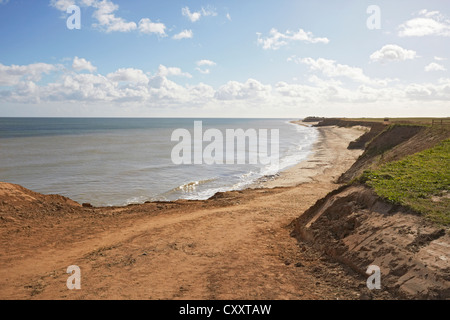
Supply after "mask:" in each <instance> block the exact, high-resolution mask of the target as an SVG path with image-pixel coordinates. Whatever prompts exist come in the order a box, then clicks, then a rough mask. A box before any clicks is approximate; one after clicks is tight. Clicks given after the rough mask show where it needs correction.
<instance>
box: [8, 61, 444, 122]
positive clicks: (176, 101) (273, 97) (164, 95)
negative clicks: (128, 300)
mask: <svg viewBox="0 0 450 320" xmlns="http://www.w3.org/2000/svg"><path fill="white" fill-rule="evenodd" d="M74 60H75V59H74ZM80 60H81V59H80ZM291 60H294V58H291ZM201 61H203V60H199V61H197V62H198V64H199V65H202V66H203V67H205V66H210V65H212V64H211V63H210V62H205V61H211V60H204V62H201ZM211 62H212V61H211ZM296 62H298V63H302V64H305V65H306V66H308V67H309V68H310V69H311V70H312V71H317V72H319V73H318V74H311V75H309V77H308V79H307V81H306V82H304V83H288V82H278V83H276V84H274V85H273V84H268V83H263V82H261V81H258V80H256V79H248V80H246V81H243V82H242V81H229V82H227V83H225V84H223V85H222V86H219V87H218V88H213V87H212V86H209V85H207V84H204V83H199V84H195V85H192V84H185V85H182V84H180V83H179V82H178V79H179V77H182V78H183V77H184V78H186V77H188V78H190V77H191V75H190V74H189V73H186V72H184V71H183V70H181V69H180V68H177V67H170V66H164V65H160V66H159V67H158V68H157V70H155V71H154V72H152V73H150V72H145V71H144V70H140V69H135V68H121V69H118V70H115V71H113V72H111V73H108V74H107V75H102V74H93V73H75V72H66V71H67V70H66V69H64V68H62V67H61V66H59V65H50V64H45V63H36V64H30V65H24V66H15V65H11V66H7V65H3V64H0V103H1V104H8V103H23V104H25V103H28V104H39V103H40V104H41V105H46V106H47V105H48V103H52V102H54V103H55V105H58V106H60V105H63V104H65V103H67V104H72V103H73V106H78V105H79V103H82V104H84V105H89V106H91V107H92V108H95V107H96V106H100V105H101V106H106V105H108V106H111V107H114V106H118V107H121V106H124V107H128V106H130V105H133V106H139V108H141V110H153V109H152V108H158V109H161V108H178V109H177V110H178V111H179V110H187V109H189V108H191V107H193V106H195V107H196V108H198V109H197V110H202V112H210V111H211V112H213V111H214V110H216V111H217V110H221V111H220V112H225V111H226V112H227V113H229V114H233V115H240V116H243V115H245V116H255V115H262V114H263V113H262V111H263V110H264V108H266V109H265V110H272V111H271V112H272V113H271V114H270V116H274V115H277V114H280V113H279V112H282V111H279V110H287V109H286V108H291V109H290V110H291V111H292V112H293V113H291V114H297V113H298V112H301V110H303V109H302V108H303V107H307V106H309V107H311V108H312V109H311V110H315V111H317V110H325V109H321V108H324V107H323V106H326V108H330V106H337V105H339V106H340V108H339V109H335V110H338V111H343V110H344V109H342V108H348V109H345V110H344V111H346V110H350V109H351V108H356V106H358V108H360V107H361V106H362V107H364V106H366V108H367V109H366V110H365V111H364V114H365V115H366V116H367V115H368V113H369V111H371V110H376V112H379V108H378V107H379V106H382V107H384V108H385V109H383V110H384V111H389V110H390V109H389V108H391V106H394V105H395V106H396V107H397V106H400V105H402V106H405V107H408V109H407V110H408V111H409V112H410V114H411V108H412V106H413V105H415V106H416V107H417V109H416V110H418V112H419V113H420V112H422V111H423V110H424V108H423V101H427V106H430V108H431V106H437V107H436V109H435V110H437V112H440V113H442V110H446V109H445V108H446V104H447V103H448V101H449V100H450V79H446V78H441V79H440V80H438V81H437V82H435V83H407V84H405V83H404V82H396V83H394V84H393V85H390V86H380V85H379V83H378V81H377V80H376V79H369V80H367V78H368V77H367V76H366V75H364V73H363V72H362V71H360V69H359V68H355V67H351V66H346V65H343V64H339V63H337V62H336V61H333V60H326V59H323V60H320V59H312V58H304V59H296ZM83 70H84V69H83ZM50 72H52V77H51V79H53V80H52V82H48V81H40V80H42V76H43V75H44V74H47V73H50ZM338 77H344V78H351V79H354V80H355V81H357V83H356V86H355V84H354V83H353V84H352V85H348V84H346V82H344V81H341V79H339V78H338ZM45 80H47V79H45ZM376 106H378V107H376ZM186 108H187V109H186ZM425 109H426V111H427V112H429V110H430V109H429V108H425ZM232 110H234V111H233V112H234V113H231V112H232ZM325 111H326V110H325ZM366 111H367V112H366ZM274 112H275V113H274ZM277 112H278V113H277ZM374 112H375V111H374ZM211 114H212V115H213V113H209V115H211ZM283 114H285V113H283ZM216 115H217V113H216ZM265 115H266V114H265ZM286 116H287V114H286Z"/></svg>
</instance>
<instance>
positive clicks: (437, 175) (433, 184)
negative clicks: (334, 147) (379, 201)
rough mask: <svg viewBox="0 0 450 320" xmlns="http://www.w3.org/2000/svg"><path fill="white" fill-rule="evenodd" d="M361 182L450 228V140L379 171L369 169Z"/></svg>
mask: <svg viewBox="0 0 450 320" xmlns="http://www.w3.org/2000/svg"><path fill="white" fill-rule="evenodd" d="M360 181H361V182H364V183H365V184H367V185H368V186H370V187H372V188H373V189H374V191H375V192H376V193H377V194H378V195H379V196H381V197H383V198H384V199H386V200H387V201H389V202H391V203H395V204H400V205H403V206H405V207H409V208H411V209H413V210H414V211H416V212H419V213H421V214H423V215H424V216H425V217H426V218H429V219H431V220H432V221H434V222H437V223H439V224H443V225H450V192H449V189H450V139H447V140H444V141H442V142H441V143H439V144H438V145H436V146H435V147H434V148H431V149H428V150H425V151H422V152H419V153H416V154H414V155H410V156H407V157H405V158H404V159H402V160H400V161H395V162H390V163H387V164H385V165H383V166H381V167H380V168H379V169H376V170H366V171H364V173H363V174H362V176H361V177H360Z"/></svg>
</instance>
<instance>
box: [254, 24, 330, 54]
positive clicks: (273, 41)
mask: <svg viewBox="0 0 450 320" xmlns="http://www.w3.org/2000/svg"><path fill="white" fill-rule="evenodd" d="M257 36H258V40H257V43H258V45H260V46H262V47H263V49H264V50H268V49H272V50H278V49H279V48H281V47H283V46H286V45H288V44H289V43H291V42H295V41H301V42H306V43H325V44H327V43H329V42H330V40H328V39H327V38H317V37H314V35H313V34H312V33H311V32H309V31H304V30H303V29H299V30H298V31H297V32H293V31H290V30H287V31H286V32H285V33H281V32H279V31H278V30H277V29H275V28H272V29H271V30H270V32H269V36H267V37H265V38H264V37H262V34H261V33H257Z"/></svg>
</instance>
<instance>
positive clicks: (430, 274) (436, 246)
mask: <svg viewBox="0 0 450 320" xmlns="http://www.w3.org/2000/svg"><path fill="white" fill-rule="evenodd" d="M336 121H337V120H336ZM336 121H334V122H333V121H331V120H329V121H328V122H327V123H322V125H324V124H328V125H338V126H348V125H349V123H348V122H346V121H341V120H339V121H337V122H336ZM352 124H355V123H354V122H353V123H352ZM358 124H359V123H358ZM360 125H368V126H370V123H365V124H360ZM448 137H450V130H446V129H445V128H444V129H443V128H427V127H422V126H393V127H387V126H384V125H383V126H380V125H379V124H376V125H374V126H372V127H371V130H370V131H369V132H367V133H366V134H365V135H363V136H361V137H360V138H359V139H358V140H357V141H355V142H354V143H351V144H350V146H349V147H352V146H353V147H363V148H365V151H364V153H363V154H362V155H361V156H360V157H359V158H358V160H357V161H356V162H355V163H354V164H353V166H352V167H351V168H350V169H349V170H348V171H346V172H345V173H344V174H343V175H341V177H340V178H339V180H338V182H340V183H348V182H350V181H352V179H355V178H357V177H358V176H359V175H360V174H361V173H362V172H363V171H364V170H365V169H369V168H374V167H377V166H379V165H381V164H383V163H386V162H389V161H395V160H399V159H402V158H403V157H405V156H407V155H410V154H414V153H416V152H420V151H422V150H425V149H428V148H432V147H433V146H435V145H436V144H437V143H439V142H440V141H442V140H443V139H446V138H448ZM293 224H294V232H293V235H294V236H295V237H297V239H298V240H299V241H300V242H306V243H309V244H311V245H312V246H314V247H315V248H317V249H319V250H322V251H323V252H326V253H327V254H328V255H329V256H331V257H333V258H334V259H336V260H338V261H340V262H341V263H344V264H345V265H347V266H349V267H351V268H352V269H353V270H355V271H357V272H358V273H360V274H362V275H363V274H366V270H367V268H368V267H369V266H370V265H377V266H379V267H380V268H381V275H382V278H381V281H382V282H381V283H382V286H383V287H384V288H385V289H388V290H389V292H391V293H393V294H395V295H398V296H399V297H403V298H415V299H422V298H425V299H448V298H450V282H449V281H450V263H449V261H450V239H449V238H450V237H449V230H448V228H443V227H442V226H437V225H434V224H432V223H430V222H427V221H425V220H424V218H423V217H421V216H419V215H418V214H416V213H414V212H412V211H411V210H408V209H406V208H403V207H401V206H396V205H392V204H389V203H388V202H386V201H384V200H383V199H381V198H380V197H378V196H377V195H376V194H375V193H374V192H373V191H372V190H371V189H370V188H369V187H367V186H365V185H361V184H359V183H353V184H350V185H346V186H343V187H341V188H339V189H337V190H335V191H333V192H331V193H330V194H328V195H327V196H326V197H325V198H323V199H321V200H319V201H318V202H317V203H316V204H315V205H314V206H312V207H311V208H310V209H308V210H307V211H306V212H305V213H304V214H302V215H301V216H300V217H299V218H298V219H296V220H295V221H294V222H293Z"/></svg>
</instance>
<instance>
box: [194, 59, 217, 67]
mask: <svg viewBox="0 0 450 320" xmlns="http://www.w3.org/2000/svg"><path fill="white" fill-rule="evenodd" d="M196 64H197V65H198V66H199V67H201V66H210V67H212V66H215V65H216V63H215V62H214V61H211V60H199V61H197V62H196Z"/></svg>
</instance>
